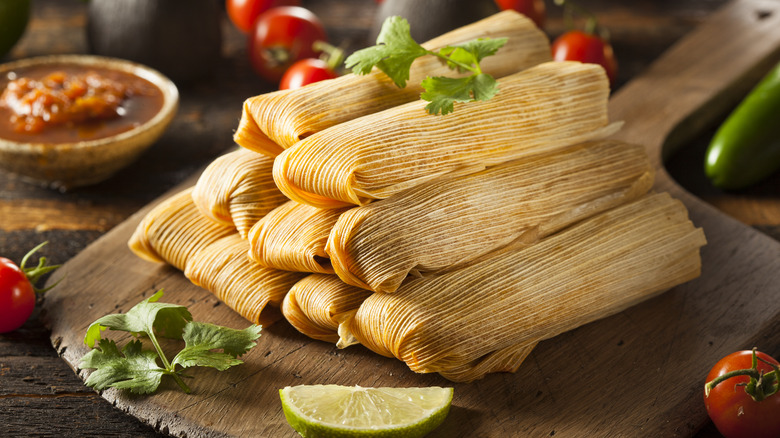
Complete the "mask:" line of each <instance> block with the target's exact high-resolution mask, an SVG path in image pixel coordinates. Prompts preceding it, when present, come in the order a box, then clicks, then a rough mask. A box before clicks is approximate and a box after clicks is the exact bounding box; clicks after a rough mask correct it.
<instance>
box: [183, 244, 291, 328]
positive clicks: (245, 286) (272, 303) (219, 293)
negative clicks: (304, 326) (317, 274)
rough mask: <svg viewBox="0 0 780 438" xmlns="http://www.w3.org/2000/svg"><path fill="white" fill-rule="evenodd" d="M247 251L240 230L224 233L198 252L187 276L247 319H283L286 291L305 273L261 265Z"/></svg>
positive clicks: (269, 320) (270, 321) (263, 323)
mask: <svg viewBox="0 0 780 438" xmlns="http://www.w3.org/2000/svg"><path fill="white" fill-rule="evenodd" d="M248 250H249V243H248V242H247V241H246V240H244V239H242V238H241V236H240V235H239V234H238V233H233V234H231V235H229V236H225V237H223V238H221V239H219V240H217V241H215V242H213V243H211V244H210V245H208V246H206V247H205V248H203V249H202V250H201V251H199V252H198V253H197V254H195V256H193V257H192V258H191V259H190V260H189V262H188V263H187V268H186V269H185V270H184V275H185V277H187V278H188V279H189V280H190V281H192V283H193V284H195V285H197V286H200V287H202V288H204V289H206V290H209V291H210V292H211V293H213V294H214V295H215V296H216V297H217V298H219V299H220V301H222V302H223V303H225V304H227V305H228V307H230V308H231V309H233V310H235V311H236V312H237V313H238V314H240V315H241V316H243V317H244V318H246V319H247V320H249V321H251V322H253V323H255V324H260V325H268V324H270V323H272V322H274V321H276V320H278V319H280V317H281V313H280V312H279V311H278V308H279V306H280V305H281V303H282V300H283V299H284V296H285V294H287V292H288V291H289V290H290V288H291V287H292V286H293V285H294V284H295V283H296V282H297V281H298V280H300V279H301V278H302V277H303V274H300V273H297V272H287V271H280V270H278V269H269V268H265V267H262V266H260V265H258V264H257V263H255V262H253V261H251V260H249V259H248V258H247V256H246V254H247V251H248Z"/></svg>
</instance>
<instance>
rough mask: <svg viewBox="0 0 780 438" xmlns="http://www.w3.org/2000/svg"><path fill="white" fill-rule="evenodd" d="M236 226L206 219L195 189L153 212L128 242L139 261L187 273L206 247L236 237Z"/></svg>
mask: <svg viewBox="0 0 780 438" xmlns="http://www.w3.org/2000/svg"><path fill="white" fill-rule="evenodd" d="M235 232H236V230H235V228H233V226H232V225H225V224H221V223H217V222H213V221H211V220H208V219H206V218H205V217H204V216H203V215H201V214H200V212H199V211H198V209H197V207H195V204H194V203H193V202H192V188H191V187H190V188H187V189H185V190H182V191H181V192H179V193H177V194H174V195H172V196H170V197H169V198H167V199H165V200H164V201H162V202H161V203H160V204H158V205H157V206H155V207H154V208H153V209H152V210H150V211H149V212H148V213H147V214H146V216H144V218H143V219H142V220H141V222H140V223H139V224H138V226H137V227H136V229H135V231H134V232H133V235H132V236H131V237H130V240H129V241H128V246H129V247H130V249H131V250H132V251H133V252H134V253H135V254H136V255H138V256H139V257H141V258H143V259H145V260H148V261H152V262H166V263H169V264H170V265H172V266H174V267H175V268H177V269H179V270H182V271H183V270H184V268H185V267H186V265H187V261H188V260H189V259H190V258H191V257H192V256H193V255H194V254H195V253H197V252H198V251H199V250H200V249H201V248H203V247H205V246H206V245H208V244H210V243H212V242H214V241H216V240H219V239H220V238H222V237H225V236H228V235H230V234H233V233H235Z"/></svg>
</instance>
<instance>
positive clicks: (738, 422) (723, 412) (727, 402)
mask: <svg viewBox="0 0 780 438" xmlns="http://www.w3.org/2000/svg"><path fill="white" fill-rule="evenodd" d="M756 356H757V357H759V358H761V359H764V360H766V361H768V362H771V363H774V364H778V365H780V363H778V362H777V360H775V359H774V358H772V357H771V356H768V355H766V354H764V353H761V352H756ZM752 358H753V352H752V351H738V352H735V353H732V354H730V355H728V356H726V357H724V358H723V359H721V360H720V361H718V363H716V364H715V366H714V367H712V370H711V371H710V373H709V374H708V375H707V382H711V381H712V380H713V379H715V378H716V377H718V376H721V375H724V374H726V373H728V372H730V371H734V370H744V369H749V368H752ZM757 369H758V371H759V372H760V371H764V372H765V373H768V372H770V371H772V367H771V366H770V365H768V364H766V363H764V362H762V361H761V360H758V361H757ZM748 381H749V377H748V376H736V377H731V378H728V379H726V380H724V381H723V382H721V383H719V384H718V385H716V386H715V387H714V388H712V389H711V390H710V393H709V395H706V391H705V397H704V405H705V407H706V408H707V413H708V414H709V416H710V418H711V419H712V422H713V423H714V424H715V427H717V428H718V431H720V433H721V434H723V436H725V437H726V438H777V437H780V393H776V394H773V395H770V396H768V397H766V398H765V399H764V400H762V401H758V402H757V401H755V400H753V398H752V397H751V396H750V395H748V394H747V393H746V392H745V387H744V386H736V384H738V383H747V382H748Z"/></svg>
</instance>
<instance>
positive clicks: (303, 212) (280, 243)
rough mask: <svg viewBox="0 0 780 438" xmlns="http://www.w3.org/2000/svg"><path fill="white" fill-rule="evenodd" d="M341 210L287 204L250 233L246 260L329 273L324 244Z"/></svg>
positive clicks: (276, 266)
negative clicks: (247, 258)
mask: <svg viewBox="0 0 780 438" xmlns="http://www.w3.org/2000/svg"><path fill="white" fill-rule="evenodd" d="M344 211H346V209H345V208H333V209H321V208H316V207H312V206H310V205H305V204H299V203H297V202H295V201H288V202H287V203H285V204H282V205H280V206H279V207H277V208H275V209H274V210H272V211H271V212H270V213H268V214H267V215H265V217H263V218H262V219H261V220H260V221H258V222H257V223H256V224H255V225H254V226H253V227H252V229H251V230H250V231H249V235H248V240H249V243H250V247H249V248H250V249H249V258H250V259H252V260H254V261H256V262H258V263H260V264H261V265H263V266H267V267H269V268H276V269H284V270H287V271H299V272H315V273H323V274H332V273H333V267H332V266H331V264H330V259H329V258H328V255H327V254H326V253H325V244H326V243H327V241H328V235H329V234H330V230H331V228H333V225H334V224H335V223H336V220H337V219H338V217H339V215H340V214H341V213H342V212H344Z"/></svg>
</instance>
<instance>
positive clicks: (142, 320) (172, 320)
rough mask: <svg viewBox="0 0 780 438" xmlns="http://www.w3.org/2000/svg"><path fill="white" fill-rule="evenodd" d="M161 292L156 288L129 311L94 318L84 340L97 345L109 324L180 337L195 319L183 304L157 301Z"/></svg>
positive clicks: (139, 331)
mask: <svg viewBox="0 0 780 438" xmlns="http://www.w3.org/2000/svg"><path fill="white" fill-rule="evenodd" d="M162 295H163V291H162V290H160V291H157V293H155V294H154V295H152V296H151V297H149V298H147V299H145V300H143V301H141V302H140V303H138V304H136V305H135V306H133V308H132V309H130V310H128V311H127V313H120V314H111V315H106V316H104V317H102V318H100V319H98V320H97V321H95V322H93V323H92V324H91V325H90V326H89V328H87V334H86V336H85V337H84V343H85V344H87V345H89V346H93V345H95V342H96V341H99V340H100V332H101V331H103V330H105V329H107V328H110V329H111V330H123V331H126V332H131V333H142V334H145V335H146V336H150V335H151V334H153V333H154V332H156V333H157V334H159V335H161V336H164V337H167V338H180V337H181V333H182V330H183V329H184V325H185V324H186V323H187V321H191V320H192V315H191V314H190V312H189V311H188V310H187V308H186V307H184V306H180V305H176V304H168V303H158V302H157V300H159V299H160V297H162Z"/></svg>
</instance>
